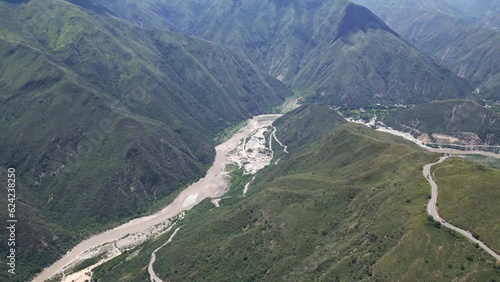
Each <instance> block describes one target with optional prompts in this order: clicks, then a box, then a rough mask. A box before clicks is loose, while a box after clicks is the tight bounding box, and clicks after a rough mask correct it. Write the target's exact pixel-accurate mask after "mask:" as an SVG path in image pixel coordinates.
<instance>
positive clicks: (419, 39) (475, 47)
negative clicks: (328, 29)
mask: <svg viewBox="0 0 500 282" xmlns="http://www.w3.org/2000/svg"><path fill="white" fill-rule="evenodd" d="M355 2H356V3H359V4H361V5H364V6H366V7H368V8H370V9H371V10H372V11H374V12H375V13H376V14H377V15H378V16H380V17H381V18H382V19H383V20H384V21H385V22H386V23H387V24H388V25H389V26H391V27H392V28H394V29H395V30H396V31H397V32H398V33H400V34H401V35H402V36H403V37H404V38H406V39H407V40H408V41H409V42H411V43H412V44H415V46H417V47H418V48H419V49H420V50H422V51H424V52H425V53H426V54H428V55H430V56H432V58H433V59H434V60H435V61H436V62H437V63H438V64H440V65H442V66H445V67H447V68H449V69H450V70H452V71H453V72H454V73H455V74H457V75H458V76H460V77H463V78H466V79H467V80H469V81H470V83H471V85H472V86H474V87H477V88H479V89H480V93H479V94H480V96H481V97H483V98H486V99H489V98H493V99H495V100H499V99H500V48H498V46H499V45H500V32H498V31H494V30H489V29H485V28H482V27H479V26H476V25H474V24H473V23H472V22H470V21H469V20H467V19H465V18H463V17H462V12H460V11H459V10H457V9H455V8H454V7H453V6H451V5H447V4H446V3H445V2H444V1H443V0H434V1H429V0H405V1H392V0H377V1H371V0H355ZM479 2H483V1H479ZM484 2H487V1H484ZM467 3H472V2H471V1H467ZM475 6H476V7H478V6H480V5H479V4H478V5H475ZM467 11H470V9H467V10H465V11H464V13H466V12H467ZM494 14H495V13H494ZM496 14H497V15H500V12H497V13H496Z"/></svg>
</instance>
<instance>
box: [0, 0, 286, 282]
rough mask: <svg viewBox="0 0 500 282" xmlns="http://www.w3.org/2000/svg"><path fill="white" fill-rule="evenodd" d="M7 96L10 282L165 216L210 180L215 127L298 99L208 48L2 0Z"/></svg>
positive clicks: (3, 94) (3, 120) (0, 70)
mask: <svg viewBox="0 0 500 282" xmlns="http://www.w3.org/2000/svg"><path fill="white" fill-rule="evenodd" d="M0 88H1V91H0V131H1V132H2V134H1V135H0V145H1V147H2V148H3V149H2V151H1V152H0V160H1V161H0V166H2V167H15V168H16V170H17V171H18V176H19V179H18V187H19V190H18V195H17V197H18V199H22V203H19V205H20V206H19V209H18V211H19V212H18V217H19V233H18V234H19V235H18V238H17V239H18V242H19V245H20V246H23V247H22V248H19V249H18V257H17V262H18V264H19V265H22V267H20V268H19V269H18V272H17V274H16V276H15V277H14V280H10V279H11V278H12V277H6V276H5V275H7V272H6V271H1V272H0V280H2V281H3V280H5V281H7V280H9V281H28V280H29V279H30V278H31V277H32V276H33V275H34V274H35V273H37V272H39V271H41V270H42V268H43V267H45V266H47V265H48V264H50V263H51V262H53V261H55V260H56V258H58V257H59V256H60V255H62V254H64V253H65V252H66V251H67V250H68V249H69V248H70V247H71V246H73V245H74V244H75V243H76V242H78V241H79V240H81V239H83V238H85V237H87V236H89V235H90V234H92V233H95V232H98V231H100V230H103V229H106V228H109V227H112V226H114V225H116V224H118V223H121V222H124V221H126V220H129V219H132V218H135V217H138V216H140V215H144V214H146V213H149V212H152V211H153V210H155V209H158V208H160V205H163V204H165V202H166V200H168V199H169V197H171V196H172V195H174V194H175V193H176V192H177V191H178V189H179V188H181V187H184V186H185V185H187V184H189V183H191V182H192V181H195V180H197V179H198V178H200V177H201V176H203V175H204V173H205V170H206V169H207V167H208V166H209V165H210V164H211V162H212V160H213V158H214V153H215V152H214V149H213V147H214V143H213V140H212V138H213V137H214V136H215V135H216V134H217V133H218V132H221V131H222V130H223V129H224V128H226V127H228V126H229V125H234V124H238V123H239V122H241V121H243V120H246V119H248V118H249V117H251V116H252V115H256V114H260V113H265V112H267V111H269V110H271V109H272V108H273V107H275V106H277V105H278V104H281V103H282V102H283V101H284V100H285V98H286V97H287V96H289V95H291V94H292V93H291V91H289V90H288V89H287V88H286V87H285V85H283V84H282V83H280V82H279V81H277V80H276V79H274V78H272V77H271V76H269V75H267V74H265V73H264V72H263V71H262V70H259V69H258V68H257V67H256V66H255V65H253V64H252V63H251V62H250V61H248V59H246V58H244V57H242V56H238V55H236V54H235V53H233V52H231V51H229V50H227V49H225V48H223V47H220V46H218V45H216V44H214V43H212V42H208V41H205V40H202V39H199V38H194V37H190V36H186V35H182V34H176V33H171V32H165V31H160V30H151V31H146V30H144V29H143V28H140V27H138V26H136V25H133V24H129V23H127V22H125V21H122V20H119V19H117V18H114V17H110V16H109V15H107V14H105V13H104V14H103V13H94V12H92V11H90V10H85V9H83V8H81V7H79V6H75V5H73V4H71V3H68V2H66V1H62V0H47V1H26V3H22V4H12V3H10V2H9V3H7V2H5V1H0ZM6 200H7V199H6V198H5V197H4V198H2V199H0V204H2V205H4V204H5V201H6ZM4 206H6V204H5V205H4ZM0 216H1V218H6V210H2V211H0ZM5 236H7V234H6V233H1V235H0V239H1V240H6V239H5V238H6V237H5ZM6 248H7V246H6V245H2V246H0V251H2V252H5V250H6ZM4 267H5V266H4Z"/></svg>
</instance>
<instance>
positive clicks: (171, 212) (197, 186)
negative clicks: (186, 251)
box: [33, 115, 281, 282]
mask: <svg viewBox="0 0 500 282" xmlns="http://www.w3.org/2000/svg"><path fill="white" fill-rule="evenodd" d="M280 116H281V115H261V116H256V117H254V118H253V119H251V120H249V121H248V124H247V125H246V126H245V127H244V128H242V129H240V131H238V132H237V133H236V134H234V135H233V136H232V137H231V138H230V139H229V140H227V141H226V142H224V143H222V144H220V145H218V146H217V147H216V148H215V149H216V156H215V161H214V164H213V165H212V167H210V169H209V170H208V172H207V174H206V176H205V177H204V178H202V179H200V180H199V181H198V182H196V183H193V184H192V185H190V186H189V187H187V188H186V189H184V190H183V191H182V192H181V193H180V194H179V195H178V196H177V198H176V199H175V200H174V201H173V202H172V203H171V204H170V205H168V206H167V207H166V208H164V209H163V210H161V211H159V212H158V213H156V214H153V215H150V216H145V217H141V218H138V219H134V220H132V221H130V222H128V223H126V224H123V225H120V226H118V227H116V228H114V229H111V230H108V231H106V232H103V233H101V234H97V235H94V236H92V237H90V238H88V239H86V240H84V241H82V242H81V243H79V244H78V245H76V246H75V247H74V248H73V249H72V250H71V251H69V252H68V253H67V254H66V255H65V256H64V257H62V258H61V259H60V260H58V261H57V262H55V263H54V264H52V265H51V266H50V267H48V268H46V269H45V270H43V272H42V273H40V274H39V275H38V276H37V277H35V279H34V280H33V281H40V282H42V281H45V280H47V279H49V278H51V277H53V276H55V275H57V274H59V275H60V274H63V272H65V271H68V270H70V269H71V268H72V267H74V266H75V265H76V264H77V263H79V262H82V261H83V260H85V259H88V258H91V257H95V256H97V255H100V254H103V253H105V254H106V255H107V259H106V260H109V259H110V257H114V256H116V255H119V253H121V252H122V251H125V250H128V249H131V248H133V247H134V246H137V245H139V244H140V243H142V242H144V241H146V240H149V239H150V238H152V237H154V236H158V235H159V234H163V233H164V232H166V231H167V230H168V228H170V227H171V226H172V224H173V223H174V222H175V221H177V220H180V219H182V217H183V212H185V211H188V210H190V209H191V208H193V207H194V206H195V205H197V204H198V203H200V202H201V201H202V200H203V199H205V198H220V197H221V196H222V195H224V193H225V192H226V190H227V187H228V179H227V178H228V174H227V172H225V167H226V165H227V164H228V163H229V162H234V161H235V160H236V161H238V159H237V158H236V159H231V155H230V154H229V153H230V152H231V151H233V150H234V149H235V148H237V147H238V145H239V144H240V143H241V140H242V139H243V138H246V137H248V136H250V139H249V144H250V145H248V146H247V147H246V148H247V150H248V148H250V146H251V147H252V148H255V149H256V150H255V151H256V152H248V154H247V155H246V157H247V160H246V161H247V162H249V163H248V164H246V167H245V169H248V171H249V172H256V171H257V170H258V169H259V168H262V167H264V166H265V165H264V164H266V163H267V165H268V164H269V163H270V162H271V160H272V157H269V156H267V154H268V153H269V152H267V151H266V148H265V145H264V147H263V148H262V146H261V144H263V143H262V139H261V138H263V133H264V132H265V128H267V127H269V126H271V124H272V123H273V122H274V121H275V120H276V119H277V118H279V117H280ZM262 130H263V131H262ZM264 143H265V141H264ZM264 156H266V157H264ZM254 161H255V162H256V163H253V164H252V162H254ZM241 163H242V164H243V162H241ZM263 165H264V166H263ZM116 250H118V251H119V252H117V251H116ZM101 263H102V262H101ZM87 273H88V270H87V271H83V272H82V273H81V275H80V276H79V277H75V276H73V275H72V276H68V278H71V279H73V280H75V279H76V280H78V279H81V278H84V277H86V276H88V275H87ZM63 276H64V275H63ZM76 276H78V275H76ZM65 280H66V281H72V280H68V279H65Z"/></svg>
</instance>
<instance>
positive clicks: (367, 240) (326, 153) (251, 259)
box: [102, 105, 500, 281]
mask: <svg viewBox="0 0 500 282" xmlns="http://www.w3.org/2000/svg"><path fill="white" fill-rule="evenodd" d="M332 113H333V114H332ZM318 116H319V117H320V118H318ZM314 120H328V121H330V122H331V123H328V122H325V123H323V124H317V125H315V126H311V127H303V124H304V121H314ZM339 121H340V117H338V116H337V117H335V113H334V111H331V110H329V109H328V108H327V107H318V106H317V105H310V106H304V107H302V108H300V109H298V110H296V111H293V112H291V113H289V114H287V115H285V116H284V117H282V120H281V121H279V122H278V123H277V124H276V126H277V127H278V135H279V138H281V139H283V140H288V141H293V140H294V138H293V137H294V136H310V137H311V138H308V139H307V140H304V139H302V140H301V139H295V140H297V141H295V142H291V143H289V144H288V145H290V147H289V149H290V154H289V155H287V156H286V157H283V158H282V159H281V161H280V163H279V164H278V165H272V166H270V167H268V168H267V169H266V170H265V171H262V172H261V173H259V174H258V175H257V178H256V180H255V182H253V183H252V188H251V190H250V193H249V194H247V195H246V196H240V195H241V193H238V191H240V192H241V190H239V189H243V187H242V186H244V185H245V183H242V184H241V186H240V187H235V188H233V189H235V190H236V191H234V193H232V196H231V198H229V199H226V200H223V201H222V202H221V207H220V208H214V206H213V205H212V204H211V203H209V202H208V201H206V202H205V204H203V205H202V206H200V207H198V208H196V209H195V210H194V211H193V212H191V213H189V214H188V215H187V217H186V218H185V220H184V221H183V222H182V223H181V225H180V227H181V229H180V231H179V232H178V233H177V235H176V237H175V238H174V240H173V241H172V242H170V243H169V245H167V246H166V247H164V248H162V249H161V250H160V251H159V252H158V253H157V254H156V262H155V264H154V269H155V271H156V273H157V274H158V275H159V276H160V278H162V279H163V280H167V279H168V280H170V281H368V280H372V281H451V280H454V279H457V280H461V279H463V281H490V279H492V280H493V279H498V278H499V277H500V272H499V269H496V268H495V265H494V262H492V261H491V260H490V258H489V257H488V256H487V255H486V254H485V253H483V252H481V251H479V250H478V249H476V248H475V247H474V245H473V244H471V243H469V242H467V241H466V240H464V239H462V238H460V237H456V236H454V235H453V234H450V233H449V232H446V231H445V230H442V229H440V228H439V225H435V224H434V223H432V222H429V221H428V219H427V218H426V215H425V213H424V206H425V203H426V202H427V199H428V195H429V193H430V192H429V187H428V185H427V183H426V181H425V179H424V177H423V176H422V174H421V169H422V167H421V166H422V164H425V163H427V162H430V161H432V160H433V159H435V158H436V156H433V155H430V154H428V153H426V152H425V151H423V150H422V149H419V148H418V147H416V146H414V145H413V144H411V143H408V142H405V141H403V140H402V139H400V138H396V137H393V136H390V135H387V134H382V133H378V132H375V131H374V130H372V129H370V128H368V127H366V126H361V125H354V124H346V123H345V122H339ZM295 125H297V126H295ZM309 129H311V131H309ZM230 193H231V192H230ZM169 236H170V234H166V235H165V236H162V237H160V238H159V239H158V240H155V241H153V242H150V243H148V244H146V245H144V246H143V247H142V248H141V249H140V250H137V252H135V254H134V256H133V257H129V259H127V260H122V263H121V264H119V265H118V266H116V267H115V268H113V269H112V270H111V271H109V272H108V273H107V274H106V275H104V276H103V277H102V281H142V280H143V279H146V280H147V277H148V276H147V269H146V267H144V266H146V265H147V263H148V262H149V259H150V257H151V252H152V251H153V250H154V249H155V248H157V247H158V246H160V245H161V244H163V243H164V242H166V240H167V239H168V237H169Z"/></svg>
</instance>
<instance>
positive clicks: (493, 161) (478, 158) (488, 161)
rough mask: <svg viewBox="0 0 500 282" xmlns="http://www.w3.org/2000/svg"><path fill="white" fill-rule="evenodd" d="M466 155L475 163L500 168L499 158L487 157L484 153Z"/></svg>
mask: <svg viewBox="0 0 500 282" xmlns="http://www.w3.org/2000/svg"><path fill="white" fill-rule="evenodd" d="M464 157H465V158H466V159H468V160H471V161H473V162H475V163H479V164H482V165H485V166H490V167H494V168H498V169H500V159H498V158H493V157H487V156H482V155H466V156H464Z"/></svg>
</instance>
